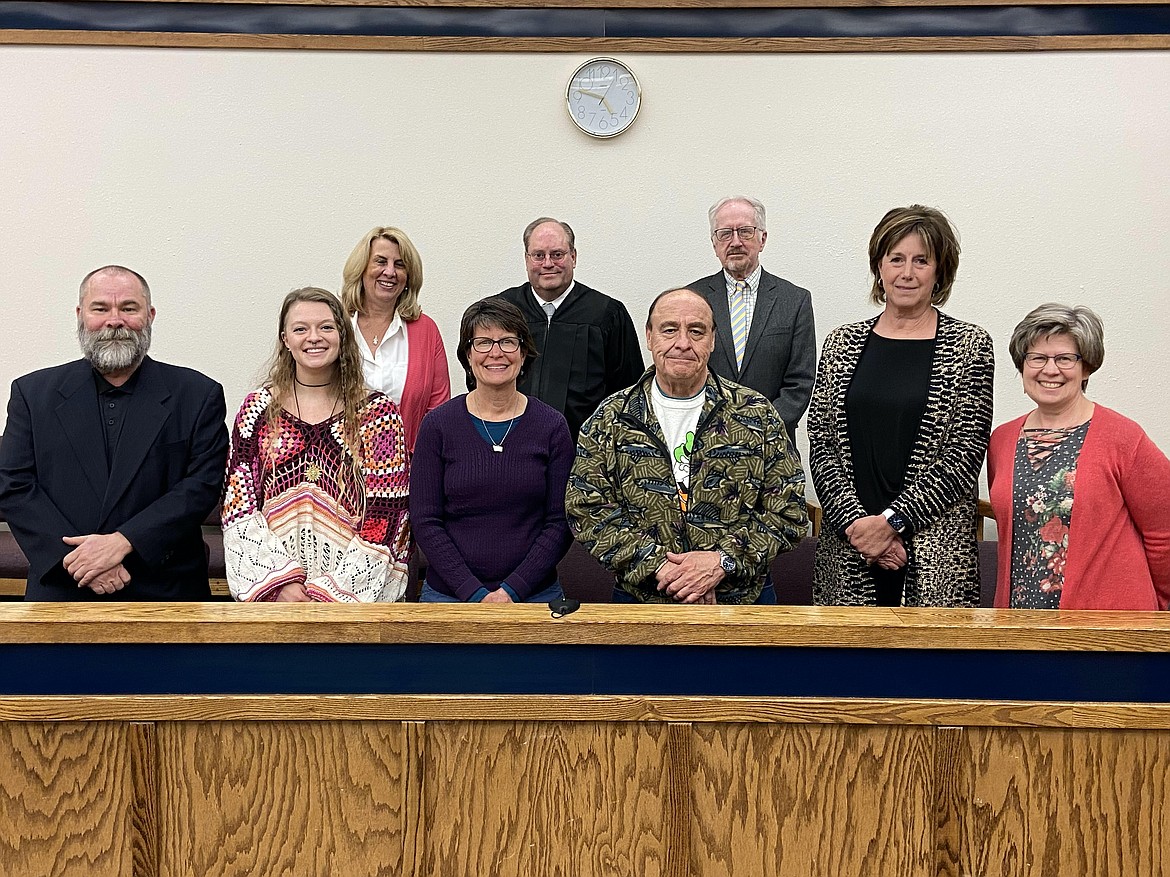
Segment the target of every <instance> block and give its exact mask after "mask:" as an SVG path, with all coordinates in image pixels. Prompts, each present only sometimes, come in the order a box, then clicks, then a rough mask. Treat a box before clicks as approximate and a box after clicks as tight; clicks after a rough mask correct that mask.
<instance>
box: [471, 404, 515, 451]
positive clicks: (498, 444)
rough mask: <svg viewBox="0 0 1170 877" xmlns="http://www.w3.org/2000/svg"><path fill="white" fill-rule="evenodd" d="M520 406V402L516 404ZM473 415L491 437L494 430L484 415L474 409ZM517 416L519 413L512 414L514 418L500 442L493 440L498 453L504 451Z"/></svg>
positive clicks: (493, 448) (493, 447)
mask: <svg viewBox="0 0 1170 877" xmlns="http://www.w3.org/2000/svg"><path fill="white" fill-rule="evenodd" d="M517 395H519V394H517ZM517 401H518V400H517ZM519 407H520V406H519V404H517V405H516V406H515V408H519ZM467 410H468V411H471V408H470V407H469V408H468V409H467ZM471 416H472V417H474V418H475V419H476V420H478V421H479V422H480V425H481V426H483V431H484V433H486V434H487V437H488V438H489V439H491V437H492V432H491V430H490V429H488V426H487V423H486V422H485V421H484V419H483V418H482V417H480V416H479V415H478V414H476V413H475V412H474V411H471ZM516 417H517V414H513V415H512V419H511V420H509V421H508V428H507V429H506V430H504V435H503V436H502V437H501V438H500V440H499V441H498V442H497V441H494V440H493V441H492V450H493V451H495V452H496V453H497V454H502V453H504V442H505V441H507V439H508V435H509V434H510V433H511V432H512V424H513V423H515V422H516ZM493 422H494V421H493Z"/></svg>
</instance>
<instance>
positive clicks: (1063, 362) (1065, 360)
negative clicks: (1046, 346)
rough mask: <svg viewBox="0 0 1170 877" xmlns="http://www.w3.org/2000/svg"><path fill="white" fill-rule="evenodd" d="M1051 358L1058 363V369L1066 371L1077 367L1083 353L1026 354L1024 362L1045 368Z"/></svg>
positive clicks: (1033, 366)
mask: <svg viewBox="0 0 1170 877" xmlns="http://www.w3.org/2000/svg"><path fill="white" fill-rule="evenodd" d="M1050 359H1051V360H1052V361H1053V362H1055V363H1056V367H1057V368H1058V369H1060V370H1061V371H1062V372H1066V371H1068V370H1069V369H1072V368H1076V367H1077V363H1078V362H1080V361H1081V355H1080V354H1079V353H1058V354H1056V355H1055V356H1045V355H1044V354H1043V353H1025V354H1024V362H1026V363H1027V364H1028V365H1030V366H1031V367H1032V368H1044V366H1046V365H1048V360H1050Z"/></svg>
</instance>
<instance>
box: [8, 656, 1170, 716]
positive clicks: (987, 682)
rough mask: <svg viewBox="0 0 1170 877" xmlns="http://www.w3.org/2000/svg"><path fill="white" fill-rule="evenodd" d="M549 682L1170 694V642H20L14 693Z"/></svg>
mask: <svg viewBox="0 0 1170 877" xmlns="http://www.w3.org/2000/svg"><path fill="white" fill-rule="evenodd" d="M101 694H107V695H113V694H546V695H589V694H609V695H648V696H653V695H660V696H661V695H689V696H701V697H719V696H724V697H727V696H745V697H746V696H752V697H778V698H791V697H829V698H840V697H861V698H925V699H936V698H945V699H975V700H994V701H1004V700H1021V701H1047V700H1055V701H1073V702H1076V701H1104V702H1117V701H1136V702H1141V703H1170V653H1119V652H1009V651H965V650H947V649H826V648H792V647H698V646H588V645H472V644H429V645H402V644H388V645H370V644H356V645H351V644H340V643H325V644H295V643H294V644H287V643H279V644H214V645H211V644H191V643H183V644H156V643H149V644H145V643H144V644H138V643H135V644H6V645H0V696H2V695H101Z"/></svg>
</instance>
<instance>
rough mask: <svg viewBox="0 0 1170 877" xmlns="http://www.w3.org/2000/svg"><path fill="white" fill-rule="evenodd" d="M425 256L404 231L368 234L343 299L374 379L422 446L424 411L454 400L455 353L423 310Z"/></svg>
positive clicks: (344, 278)
mask: <svg viewBox="0 0 1170 877" xmlns="http://www.w3.org/2000/svg"><path fill="white" fill-rule="evenodd" d="M422 282H423V267H422V257H421V256H419V254H418V250H416V249H415V248H414V244H412V243H411V242H410V238H408V237H407V236H406V233H405V232H403V231H402V230H401V229H397V228H393V227H391V226H377V227H375V228H372V229H370V231H369V232H368V233H367V234H365V235H363V236H362V239H361V240H360V241H358V242H357V246H355V247H354V248H353V252H352V253H350V254H349V258H348V259H346V260H345V267H344V268H343V269H342V272H341V300H342V302H343V303H344V304H345V307H346V309H347V310H348V311H349V313H350V314H351V315H352V317H353V323H354V326H355V328H356V329H357V331H356V332H355V334H356V335H357V339H358V349H359V350H360V352H361V355H362V371H363V372H364V374H365V376H366V383H367V384H368V385H369V386H370V387H371V388H372V389H375V390H381V391H382V392H383V393H385V394H386V395H387V396H389V397H390V398H391V399H393V400H394V402H395V404H396V405H398V409H399V411H400V412H401V413H402V423H403V427H404V429H405V432H406V445H407V448H408V449H409V450H414V440H415V437H416V436H417V435H418V427H419V424H421V423H422V419H423V415H425V414H426V413H427V412H428V411H430V410H431V409H433V408H438V407H439V406H440V405H442V404H443V403H444V402H446V401H447V400H448V399H450V398H451V377H450V374H449V373H448V371H447V351H446V350H445V349H444V348H443V338H442V336H441V335H440V334H439V328H438V326H436V325H435V321H434V320H432V319H431V318H430V317H428V316H427V315H426V314H424V313H423V312H422V308H421V307H420V306H419V303H418V294H419V291H420V290H421V289H422Z"/></svg>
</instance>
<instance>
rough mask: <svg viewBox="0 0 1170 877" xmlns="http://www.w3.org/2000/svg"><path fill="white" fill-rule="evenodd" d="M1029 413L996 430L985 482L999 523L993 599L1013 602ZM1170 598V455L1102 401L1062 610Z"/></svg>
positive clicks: (1159, 604)
mask: <svg viewBox="0 0 1170 877" xmlns="http://www.w3.org/2000/svg"><path fill="white" fill-rule="evenodd" d="M1026 419H1027V415H1025V416H1024V417H1019V418H1017V419H1015V420H1012V421H1010V422H1008V423H1005V424H1003V425H1002V426H1000V427H999V428H997V429H996V430H995V431H994V432H993V433H992V434H991V445H990V447H989V448H988V449H987V480H988V483H989V485H990V492H991V505H992V508H994V509H995V520H996V526H997V527H998V529H999V574H998V578H997V580H996V585H995V605H996V606H1008V605H1009V604H1010V602H1011V569H1012V513H1013V509H1012V480H1013V471H1014V468H1015V457H1016V443H1017V441H1018V440H1019V437H1020V430H1021V429H1022V428H1023V426H1024V421H1025V420H1026ZM1168 604H1170V460H1167V459H1166V455H1165V454H1163V453H1162V452H1161V451H1160V450H1159V449H1158V446H1157V445H1155V444H1154V443H1153V441H1151V440H1150V438H1149V436H1147V435H1146V434H1145V432H1144V431H1143V430H1142V428H1141V427H1140V426H1138V425H1137V424H1136V423H1134V422H1133V421H1132V420H1130V419H1129V418H1127V417H1123V416H1122V415H1120V414H1118V413H1117V412H1116V411H1111V410H1110V409H1108V408H1106V407H1105V406H1104V405H1097V406H1096V410H1095V411H1094V412H1093V420H1092V423H1091V424H1090V425H1089V431H1088V433H1087V434H1086V435H1085V444H1084V446H1083V447H1082V448H1081V455H1080V458H1079V459H1078V461H1077V483H1076V488H1075V490H1074V493H1073V514H1072V521H1071V523H1070V526H1069V535H1068V561H1067V564H1066V565H1065V569H1064V590H1063V593H1062V594H1061V598H1060V608H1061V609H1130V610H1135V609H1136V610H1144V609H1165V608H1167V605H1168Z"/></svg>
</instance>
